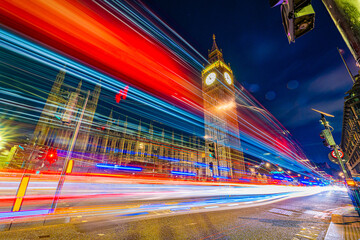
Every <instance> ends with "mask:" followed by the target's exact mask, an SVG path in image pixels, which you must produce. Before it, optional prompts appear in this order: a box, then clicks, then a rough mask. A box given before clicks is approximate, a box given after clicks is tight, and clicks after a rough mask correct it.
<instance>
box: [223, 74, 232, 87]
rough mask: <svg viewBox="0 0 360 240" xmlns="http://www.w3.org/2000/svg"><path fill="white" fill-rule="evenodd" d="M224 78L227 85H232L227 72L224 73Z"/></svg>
mask: <svg viewBox="0 0 360 240" xmlns="http://www.w3.org/2000/svg"><path fill="white" fill-rule="evenodd" d="M224 77H225V80H226V82H227V83H228V84H231V83H232V80H231V77H230V74H229V73H228V72H225V73H224Z"/></svg>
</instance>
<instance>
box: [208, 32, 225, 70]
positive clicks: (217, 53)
mask: <svg viewBox="0 0 360 240" xmlns="http://www.w3.org/2000/svg"><path fill="white" fill-rule="evenodd" d="M208 57H209V59H208V60H209V62H210V63H213V62H216V61H217V60H221V61H224V59H223V54H222V52H221V50H220V49H219V48H218V46H217V44H216V41H215V34H213V45H212V48H211V50H210V51H209V56H208Z"/></svg>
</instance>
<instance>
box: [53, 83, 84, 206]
mask: <svg viewBox="0 0 360 240" xmlns="http://www.w3.org/2000/svg"><path fill="white" fill-rule="evenodd" d="M89 95H90V90H88V92H87V96H86V99H85V103H84V106H83V109H82V112H81V115H80V117H79V120H78V123H77V125H76V128H75V131H74V134H73V137H72V139H71V142H70V145H69V148H68V151H67V155H66V158H65V161H64V166H63V168H62V171H61V175H60V179H59V182H58V186H57V188H56V192H55V196H54V199H53V202H52V204H51V208H50V211H49V213H53V212H54V211H55V209H56V206H57V203H58V201H59V198H60V193H61V189H62V187H63V185H64V182H65V175H66V170H67V168H68V164H69V160H70V158H71V153H72V151H73V149H74V146H75V142H76V139H77V136H78V133H79V130H80V126H81V121H82V119H83V116H84V112H85V109H86V105H87V102H88V100H89Z"/></svg>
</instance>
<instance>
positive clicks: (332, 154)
mask: <svg viewBox="0 0 360 240" xmlns="http://www.w3.org/2000/svg"><path fill="white" fill-rule="evenodd" d="M338 153H339V155H340V158H343V157H344V153H343V151H341V150H338ZM331 156H332V157H333V158H336V155H335V150H333V151H332V152H331Z"/></svg>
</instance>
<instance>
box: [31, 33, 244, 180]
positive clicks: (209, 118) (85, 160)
mask: <svg viewBox="0 0 360 240" xmlns="http://www.w3.org/2000/svg"><path fill="white" fill-rule="evenodd" d="M214 75H215V77H214ZM65 76H66V72H65V71H64V70H61V71H60V72H59V74H58V75H57V77H56V80H55V82H54V84H53V86H52V89H51V91H50V93H49V96H48V98H47V101H46V104H45V106H44V109H43V111H42V113H41V116H40V119H39V121H38V123H37V125H36V128H35V131H34V139H36V140H34V141H36V145H37V146H39V147H52V148H56V149H57V150H58V155H59V159H61V158H64V157H65V156H66V154H67V150H68V149H69V144H70V142H71V139H72V138H73V134H74V129H75V128H76V124H78V123H79V122H80V121H79V117H80V115H81V110H82V109H83V108H85V112H84V113H85V114H84V116H83V119H82V121H81V125H80V131H79V134H78V136H77V138H76V142H75V146H74V149H73V151H72V159H73V160H75V161H74V162H75V168H76V167H78V168H86V167H91V166H92V167H94V166H95V165H96V164H97V163H107V164H116V165H121V166H141V167H142V168H143V172H149V173H151V172H153V173H157V174H171V173H172V172H174V171H176V172H180V173H190V174H194V175H192V176H198V177H214V176H216V177H220V176H221V177H225V178H235V177H239V176H241V174H243V173H244V171H245V167H244V160H243V155H242V152H241V150H240V136H239V129H238V128H239V127H238V123H237V114H236V107H233V108H232V109H227V110H226V113H225V112H224V111H222V112H215V111H214V106H215V105H216V104H224V103H225V104H229V103H231V104H235V90H234V82H233V81H234V80H233V73H232V71H231V69H230V66H229V65H228V64H226V63H225V62H224V60H223V57H222V52H221V50H219V49H218V47H217V45H216V42H215V37H214V42H213V48H212V49H211V51H210V52H209V64H208V66H206V67H205V68H204V70H203V71H202V79H203V92H204V111H205V123H204V129H205V131H204V132H205V133H204V134H205V137H204V136H196V135H192V134H189V133H185V132H181V131H178V130H176V129H171V128H169V127H168V126H162V124H160V123H157V122H155V121H149V122H145V121H144V120H143V121H142V120H141V119H140V118H139V119H134V118H133V117H128V116H124V115H121V118H122V119H119V116H116V115H117V114H118V113H117V112H116V111H113V110H109V113H108V114H109V115H108V117H107V121H106V122H105V121H99V120H98V119H97V114H98V113H97V112H96V110H97V105H98V101H99V97H100V92H101V83H100V82H99V83H98V84H97V85H96V86H95V87H94V89H93V91H92V92H91V93H90V94H89V99H88V101H87V104H86V106H85V102H86V101H85V99H86V98H87V93H86V92H85V91H83V90H82V82H81V81H80V82H79V83H78V86H77V87H76V88H74V87H71V86H69V85H66V84H65V83H64V80H65ZM209 76H210V77H209ZM213 77H214V78H213ZM210 78H211V79H210ZM216 79H218V80H219V81H222V82H224V83H226V84H227V86H225V87H224V86H223V84H219V81H217V80H216ZM234 106H235V105H234ZM211 143H214V144H215V148H216V152H215V154H216V159H213V158H211V157H210V154H209V144H211ZM232 146H237V148H233V147H232Z"/></svg>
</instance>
